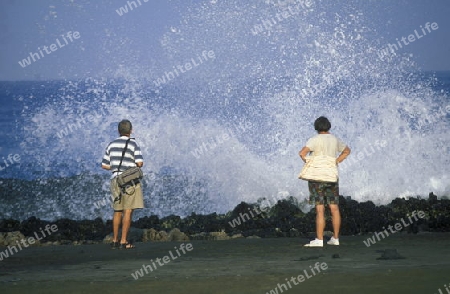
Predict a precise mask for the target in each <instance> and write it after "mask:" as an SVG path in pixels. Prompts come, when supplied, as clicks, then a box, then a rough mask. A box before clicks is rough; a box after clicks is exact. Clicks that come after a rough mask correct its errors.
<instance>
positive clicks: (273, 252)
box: [0, 233, 450, 294]
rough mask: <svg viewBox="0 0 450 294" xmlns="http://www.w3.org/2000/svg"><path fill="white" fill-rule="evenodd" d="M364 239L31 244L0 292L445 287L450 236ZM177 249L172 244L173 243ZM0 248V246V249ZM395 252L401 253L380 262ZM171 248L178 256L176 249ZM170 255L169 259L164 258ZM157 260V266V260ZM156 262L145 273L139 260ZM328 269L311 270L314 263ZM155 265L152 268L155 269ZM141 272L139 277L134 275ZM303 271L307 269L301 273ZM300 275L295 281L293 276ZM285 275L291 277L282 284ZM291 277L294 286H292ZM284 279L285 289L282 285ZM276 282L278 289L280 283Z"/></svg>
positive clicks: (0, 280)
mask: <svg viewBox="0 0 450 294" xmlns="http://www.w3.org/2000/svg"><path fill="white" fill-rule="evenodd" d="M368 237H371V236H370V235H367V236H343V237H341V245H340V246H326V245H325V247H324V248H304V247H303V246H302V245H303V244H304V243H306V242H308V240H307V239H304V238H278V239H235V240H227V241H190V242H185V243H184V244H185V245H187V244H188V243H190V244H192V248H191V249H192V250H191V251H187V250H185V253H183V252H182V251H181V250H180V246H181V243H178V242H177V243H175V242H166V243H136V246H137V248H135V249H132V250H111V249H110V248H109V246H108V245H104V244H98V245H80V246H72V245H66V246H50V247H29V248H24V249H23V250H22V251H19V252H18V253H15V254H14V255H12V256H10V257H8V258H6V259H4V260H3V261H0V289H1V293H65V294H67V293H99V292H103V293H270V290H273V291H275V289H277V290H278V292H272V293H286V292H287V293H327V294H329V293H340V294H346V293H358V294H361V293H408V294H411V293H430V294H432V293H439V292H438V290H439V289H442V292H443V293H446V292H445V288H444V284H447V285H448V284H450V234H448V233H441V234H439V233H433V234H431V233H422V234H418V235H412V234H403V233H397V234H396V235H391V236H389V237H387V238H385V239H382V240H381V241H379V242H377V244H375V245H372V246H371V247H366V245H364V243H363V240H366V239H367V238H368ZM175 247H176V248H175ZM0 249H1V250H4V249H5V248H0ZM388 249H397V252H398V253H399V254H400V255H401V256H402V257H404V258H403V259H395V260H380V259H377V258H379V257H381V256H382V253H383V251H385V250H388ZM177 250H178V252H179V254H178V253H177ZM171 253H172V256H171V255H170V254H171ZM164 256H167V258H166V259H165V261H166V262H167V263H166V264H164V260H160V263H161V264H163V265H162V266H160V265H159V264H158V263H157V261H156V258H161V259H162V258H163V257H164ZM152 260H153V262H155V265H156V267H153V269H154V270H153V272H151V271H150V270H148V274H147V273H145V271H144V270H143V265H152ZM317 262H318V263H319V265H322V266H323V267H325V264H326V267H327V268H326V269H325V270H321V272H320V273H318V271H317V270H315V272H317V273H316V274H315V275H314V274H313V272H312V270H311V268H310V266H311V267H313V266H314V265H315V264H316V263H317ZM155 268H156V269H155ZM138 270H143V271H142V273H143V276H142V277H140V278H138V279H137V280H136V279H135V278H133V276H132V273H135V272H136V271H138ZM305 271H306V274H305ZM300 274H302V275H303V276H304V278H305V280H304V281H302V282H301V283H300V282H299V281H298V280H297V279H295V280H294V281H291V277H297V278H298V276H299V275H300ZM287 280H289V281H290V288H288V286H289V285H288V283H287ZM294 282H295V284H294ZM282 283H284V284H285V285H286V286H285V287H286V288H287V289H286V288H284V287H283V285H281V284H282ZM278 285H279V286H278Z"/></svg>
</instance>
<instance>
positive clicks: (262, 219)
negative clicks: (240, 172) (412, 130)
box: [0, 193, 450, 247]
mask: <svg viewBox="0 0 450 294" xmlns="http://www.w3.org/2000/svg"><path fill="white" fill-rule="evenodd" d="M340 209H341V214H342V226H341V234H342V235H344V236H345V235H366V234H371V233H374V232H380V231H383V230H385V229H386V228H388V227H389V226H393V225H394V224H396V223H398V222H399V221H400V220H402V219H403V218H406V217H408V216H410V215H411V214H412V213H413V212H414V211H416V212H417V211H420V212H423V214H424V215H425V216H424V217H423V218H420V219H416V221H412V222H411V223H410V224H409V225H408V226H405V227H403V228H402V229H401V230H399V232H400V231H402V232H406V233H418V232H450V199H447V197H443V198H442V199H438V197H437V196H436V195H434V194H433V193H430V194H429V196H428V199H423V198H420V197H417V198H409V199H407V200H406V199H400V198H397V199H394V200H393V201H392V202H391V203H390V204H387V205H380V206H376V205H375V204H374V203H372V202H371V201H366V202H361V203H359V202H357V201H355V200H351V199H350V197H343V196H341V197H340ZM314 220H315V212H314V209H311V211H309V212H307V213H304V212H302V210H301V209H300V208H299V205H298V203H297V201H296V199H295V198H293V197H291V198H287V199H284V200H280V201H278V202H277V203H276V204H275V205H273V206H272V207H260V205H259V204H255V203H253V204H249V203H245V202H241V203H240V204H239V205H237V206H236V207H235V208H234V209H233V210H232V211H230V212H228V213H226V214H216V213H213V214H209V215H197V214H192V215H190V216H188V217H185V218H181V217H179V216H175V215H171V216H167V217H163V218H159V217H158V216H156V215H152V216H148V217H143V218H140V219H138V220H135V221H133V223H132V228H131V230H130V237H129V239H130V240H131V241H133V242H165V241H188V240H229V239H236V238H282V237H290V238H293V237H310V236H312V235H313V233H312V232H314V231H315V221H314ZM50 226H51V228H52V229H53V230H52V231H49V228H50ZM45 229H47V232H48V233H46V231H45ZM111 231H112V223H111V220H108V221H106V222H105V221H103V220H102V219H100V218H97V219H94V220H80V221H78V220H70V219H58V220H56V221H54V222H49V221H45V220H40V219H38V218H36V217H30V218H28V219H27V220H24V221H18V220H13V219H3V220H0V246H15V245H16V246H17V245H23V246H25V245H27V246H26V247H28V246H48V245H81V244H97V243H102V242H104V243H108V242H110V240H111V234H110V233H111ZM326 231H331V221H330V215H329V214H328V213H327V226H326ZM49 233H50V234H49ZM24 240H25V241H24Z"/></svg>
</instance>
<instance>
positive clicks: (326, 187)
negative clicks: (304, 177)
mask: <svg viewBox="0 0 450 294" xmlns="http://www.w3.org/2000/svg"><path fill="white" fill-rule="evenodd" d="M308 188H309V203H310V204H315V205H318V204H339V182H337V183H324V182H311V181H308Z"/></svg>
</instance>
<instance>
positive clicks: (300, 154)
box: [298, 146, 311, 162]
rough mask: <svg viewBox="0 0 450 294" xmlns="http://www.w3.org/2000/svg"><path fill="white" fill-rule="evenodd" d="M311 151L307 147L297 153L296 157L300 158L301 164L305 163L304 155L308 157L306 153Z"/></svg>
mask: <svg viewBox="0 0 450 294" xmlns="http://www.w3.org/2000/svg"><path fill="white" fill-rule="evenodd" d="M310 151H311V150H310V149H309V148H308V147H306V146H305V147H303V148H302V150H300V152H298V155H299V156H300V158H301V159H302V160H303V162H306V155H308V153H309V152H310Z"/></svg>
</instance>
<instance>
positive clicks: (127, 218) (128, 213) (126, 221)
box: [120, 209, 133, 244]
mask: <svg viewBox="0 0 450 294" xmlns="http://www.w3.org/2000/svg"><path fill="white" fill-rule="evenodd" d="M132 216H133V210H132V209H124V211H123V220H122V238H121V239H120V243H122V244H125V243H127V236H128V231H129V230H130V227H131V218H132Z"/></svg>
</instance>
